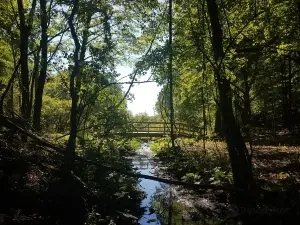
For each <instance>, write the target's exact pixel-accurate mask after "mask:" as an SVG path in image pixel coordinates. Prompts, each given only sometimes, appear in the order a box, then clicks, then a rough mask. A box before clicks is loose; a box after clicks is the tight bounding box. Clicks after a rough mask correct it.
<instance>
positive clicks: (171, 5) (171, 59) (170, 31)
mask: <svg viewBox="0 0 300 225" xmlns="http://www.w3.org/2000/svg"><path fill="white" fill-rule="evenodd" d="M172 8H173V4H172V0H169V63H168V72H169V87H170V125H171V133H170V136H171V143H172V148H173V149H175V135H174V103H173V68H172V67H173V49H172V41H173V30H172V29H173V28H172V27H173V26H172V11H173V10H172Z"/></svg>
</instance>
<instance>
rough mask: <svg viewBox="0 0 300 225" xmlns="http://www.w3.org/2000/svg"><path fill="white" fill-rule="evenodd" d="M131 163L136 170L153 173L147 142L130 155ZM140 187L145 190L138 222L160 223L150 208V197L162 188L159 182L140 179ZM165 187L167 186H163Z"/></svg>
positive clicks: (150, 153)
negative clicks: (143, 211) (142, 213)
mask: <svg viewBox="0 0 300 225" xmlns="http://www.w3.org/2000/svg"><path fill="white" fill-rule="evenodd" d="M132 164H133V166H134V167H135V168H136V169H137V171H138V172H140V173H142V174H146V175H154V173H155V170H154V168H155V166H154V164H153V158H152V152H151V149H150V147H149V144H148V143H142V147H141V148H140V149H139V150H138V153H137V154H136V155H134V156H133V157H132ZM140 188H141V189H142V190H143V191H145V192H146V195H147V196H146V198H145V199H144V200H143V201H142V203H141V207H142V208H145V213H144V215H143V216H142V217H141V218H140V219H139V224H142V225H143V224H161V222H160V219H159V216H158V215H157V214H156V213H155V212H154V211H153V210H152V207H151V198H152V197H153V196H154V195H155V193H156V192H157V190H159V189H160V188H162V186H161V184H160V182H158V181H153V180H147V179H141V182H140ZM165 188H167V187H166V186H165Z"/></svg>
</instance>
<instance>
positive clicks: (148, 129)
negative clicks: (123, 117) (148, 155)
mask: <svg viewBox="0 0 300 225" xmlns="http://www.w3.org/2000/svg"><path fill="white" fill-rule="evenodd" d="M149 125H150V123H148V134H149V132H150V129H149Z"/></svg>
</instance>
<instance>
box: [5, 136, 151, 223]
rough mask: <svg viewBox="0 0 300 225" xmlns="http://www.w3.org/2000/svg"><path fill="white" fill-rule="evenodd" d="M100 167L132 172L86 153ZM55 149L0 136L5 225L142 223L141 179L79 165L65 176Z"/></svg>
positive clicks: (123, 165)
mask: <svg viewBox="0 0 300 225" xmlns="http://www.w3.org/2000/svg"><path fill="white" fill-rule="evenodd" d="M87 152H88V154H89V156H88V155H86V156H84V157H87V158H88V157H92V158H93V159H94V160H97V161H98V162H105V163H109V164H110V165H113V166H116V167H119V168H124V169H126V170H130V168H131V167H130V164H128V163H127V162H126V161H122V160H120V159H119V158H115V159H114V158H110V157H105V156H103V155H102V156H99V154H97V153H95V152H93V151H92V152H89V151H87ZM62 160H63V157H62V156H61V155H59V154H56V153H54V152H53V151H51V149H47V148H44V147H41V146H36V145H35V144H33V143H32V142H30V141H29V142H28V143H26V144H25V143H22V142H21V141H20V140H19V139H18V137H17V136H15V137H13V138H7V135H0V224H1V225H9V224H24V225H25V224H26V225H27V224H28V225H34V224H36V225H44V224H45V225H46V224H47V225H53V224H64V225H67V224H72V225H76V224H78V225H82V224H87V225H89V224H90V225H92V224H122V225H123V224H138V218H139V217H140V215H143V213H144V212H143V209H141V208H140V204H141V201H142V199H143V198H144V197H145V196H144V193H143V192H142V191H140V190H139V189H138V186H137V184H138V179H137V178H128V177H125V176H122V175H119V174H117V173H113V172H109V171H105V170H103V168H95V167H93V166H88V165H86V164H84V163H76V164H75V169H74V173H72V175H66V174H64V173H62V172H61V171H62V170H61V165H62Z"/></svg>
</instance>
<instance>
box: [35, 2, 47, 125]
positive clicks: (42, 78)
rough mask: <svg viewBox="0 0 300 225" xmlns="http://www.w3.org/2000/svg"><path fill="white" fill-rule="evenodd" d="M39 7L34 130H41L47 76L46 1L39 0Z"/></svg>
mask: <svg viewBox="0 0 300 225" xmlns="http://www.w3.org/2000/svg"><path fill="white" fill-rule="evenodd" d="M40 8H41V19H40V22H41V28H42V38H41V42H40V46H41V52H42V55H41V70H40V75H39V78H38V82H37V84H36V85H37V88H36V94H35V101H34V113H33V127H34V128H35V129H36V130H38V131H39V130H41V111H42V105H43V93H44V86H45V82H46V78H47V66H48V62H47V54H48V34H47V30H48V25H47V23H48V15H47V1H46V0H40Z"/></svg>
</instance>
